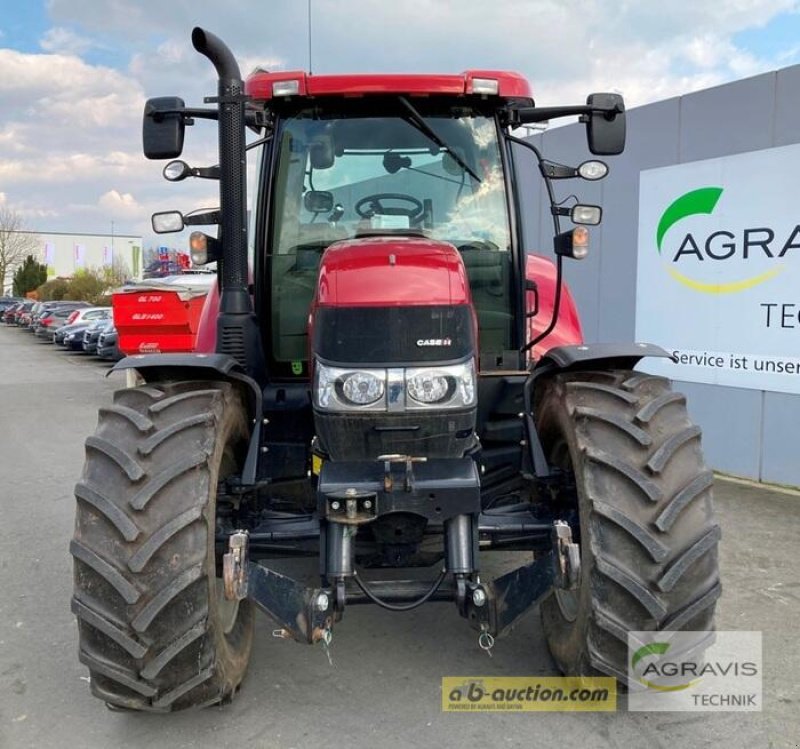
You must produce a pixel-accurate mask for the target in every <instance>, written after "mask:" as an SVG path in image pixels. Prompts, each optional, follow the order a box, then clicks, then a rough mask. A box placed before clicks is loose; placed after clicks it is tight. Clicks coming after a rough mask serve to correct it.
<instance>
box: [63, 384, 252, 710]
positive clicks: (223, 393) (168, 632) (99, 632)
mask: <svg viewBox="0 0 800 749" xmlns="http://www.w3.org/2000/svg"><path fill="white" fill-rule="evenodd" d="M247 435H248V425H247V414H246V411H245V408H244V406H243V404H242V401H241V399H240V397H239V395H238V393H237V392H236V390H235V389H234V388H233V386H232V385H231V384H230V383H225V382H179V383H167V384H157V385H144V386H142V387H137V388H130V389H125V390H120V391H118V392H116V393H115V394H114V404H113V405H112V406H111V407H109V408H104V409H101V410H100V416H99V421H98V426H97V430H96V432H95V434H94V435H93V436H92V437H89V439H88V440H87V441H86V462H85V465H84V470H83V475H82V477H81V480H80V481H79V482H78V484H77V486H76V487H75V495H76V498H77V514H76V521H75V536H74V539H73V541H72V543H71V545H70V551H71V553H72V555H73V557H74V582H75V588H74V596H73V599H72V610H73V612H74V613H75V615H76V616H77V618H78V631H79V658H80V660H81V662H83V663H84V664H85V665H86V666H87V667H88V668H89V673H90V676H91V682H90V683H91V690H92V693H93V694H94V695H95V696H97V697H99V698H100V699H102V700H104V701H105V702H106V703H107V704H108V705H109V706H113V707H116V708H126V709H130V710H147V711H159V712H166V711H171V710H180V709H183V708H187V707H193V706H197V705H207V704H213V703H216V702H220V701H224V700H226V699H228V698H230V697H231V696H232V695H233V693H234V691H235V690H236V688H237V687H238V686H239V684H240V682H241V681H242V678H243V677H244V674H245V671H246V669H247V664H248V660H249V657H250V648H251V645H252V638H253V610H252V608H251V606H250V604H249V602H248V601H242V602H240V603H238V604H231V603H230V602H228V601H226V600H225V599H224V597H223V595H222V583H221V580H219V579H218V578H217V576H216V575H217V564H216V562H217V560H216V554H215V543H214V534H215V525H216V494H217V483H218V481H220V480H222V479H223V478H224V477H225V476H226V475H228V474H230V473H234V472H236V469H237V466H238V465H241V458H242V455H243V451H244V449H245V448H246V444H247V442H246V440H247Z"/></svg>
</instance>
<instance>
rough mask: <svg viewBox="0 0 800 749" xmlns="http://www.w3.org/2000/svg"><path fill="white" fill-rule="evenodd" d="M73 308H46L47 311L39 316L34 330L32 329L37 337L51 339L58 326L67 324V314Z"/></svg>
mask: <svg viewBox="0 0 800 749" xmlns="http://www.w3.org/2000/svg"><path fill="white" fill-rule="evenodd" d="M74 311H75V310H72V309H69V308H68V307H67V308H64V309H62V308H61V307H56V308H55V309H51V310H47V312H46V313H45V314H44V315H42V317H40V318H39V322H38V324H37V327H36V330H35V331H34V332H35V333H36V335H37V336H38V337H39V338H44V339H45V340H46V341H52V340H53V336H54V334H55V332H56V330H58V329H59V328H60V327H62V326H63V325H66V324H67V320H68V319H69V316H70V315H71V314H72V313H73V312H74Z"/></svg>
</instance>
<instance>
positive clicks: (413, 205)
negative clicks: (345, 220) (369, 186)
mask: <svg viewBox="0 0 800 749" xmlns="http://www.w3.org/2000/svg"><path fill="white" fill-rule="evenodd" d="M383 201H394V202H396V203H406V204H407V205H405V206H403V205H399V206H385V205H383ZM354 210H355V212H356V213H357V214H358V215H359V216H361V218H372V217H373V216H375V215H376V214H381V215H384V216H408V221H409V223H414V222H416V221H419V220H420V219H421V218H422V216H423V215H424V213H425V206H424V205H422V201H421V200H417V199H416V198H415V197H413V196H412V195H405V194H403V193H400V192H376V193H375V194H374V195H367V196H366V197H363V198H361V200H359V201H358V202H357V203H356V205H355V208H354Z"/></svg>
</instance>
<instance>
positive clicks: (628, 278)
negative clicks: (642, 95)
mask: <svg viewBox="0 0 800 749" xmlns="http://www.w3.org/2000/svg"><path fill="white" fill-rule="evenodd" d="M629 119H630V122H629V124H628V138H627V144H626V147H625V152H624V153H623V154H622V155H620V156H617V157H613V158H610V159H609V160H608V161H609V165H610V167H611V174H610V176H609V178H608V179H606V180H604V182H603V183H602V185H603V193H604V194H603V211H604V213H603V226H602V228H603V237H602V240H603V241H602V243H601V244H600V246H599V247H597V248H596V249H597V251H598V252H599V253H600V254H602V258H603V259H602V265H601V270H600V274H599V276H598V279H597V284H598V303H599V310H600V312H599V315H600V325H599V332H598V339H599V340H603V341H632V340H633V338H634V329H635V322H636V258H637V242H638V232H639V227H638V206H639V172H640V171H641V170H642V169H653V168H655V167H659V166H667V165H669V164H674V163H675V157H676V155H677V152H678V123H679V100H678V99H670V100H668V101H664V102H659V103H658V104H654V105H651V106H649V107H642V108H640V109H637V110H633V111H632V112H631V113H630V118H629ZM631 289H633V293H630V290H631Z"/></svg>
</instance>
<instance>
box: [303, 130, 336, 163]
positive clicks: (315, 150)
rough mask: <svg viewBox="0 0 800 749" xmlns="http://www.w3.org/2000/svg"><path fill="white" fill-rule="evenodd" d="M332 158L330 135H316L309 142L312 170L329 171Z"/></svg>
mask: <svg viewBox="0 0 800 749" xmlns="http://www.w3.org/2000/svg"><path fill="white" fill-rule="evenodd" d="M334 156H335V154H334V148H333V138H332V137H331V136H330V135H328V134H325V133H324V134H322V135H318V136H317V137H316V138H314V140H313V141H312V142H311V146H310V148H309V157H310V161H311V168H312V169H330V168H331V167H332V166H333V160H334Z"/></svg>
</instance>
